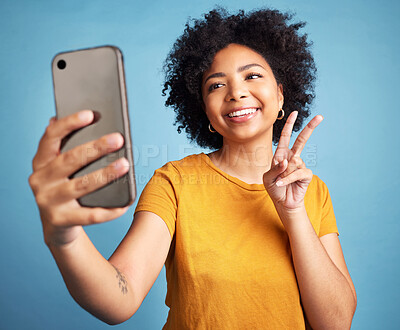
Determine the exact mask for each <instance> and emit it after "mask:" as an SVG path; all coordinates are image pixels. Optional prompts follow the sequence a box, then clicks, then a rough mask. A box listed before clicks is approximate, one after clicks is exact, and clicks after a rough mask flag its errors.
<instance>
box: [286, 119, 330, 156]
mask: <svg viewBox="0 0 400 330" xmlns="http://www.w3.org/2000/svg"><path fill="white" fill-rule="evenodd" d="M323 119H324V117H322V116H321V115H317V116H315V117H314V118H313V119H311V120H310V121H309V123H308V124H307V125H306V127H304V128H303V130H302V131H301V132H300V134H299V135H298V136H297V139H296V141H295V142H294V144H293V147H292V152H293V154H295V155H297V156H300V154H301V152H302V151H303V149H304V146H305V145H306V142H307V140H308V139H309V138H310V136H311V134H312V132H313V131H314V129H315V128H316V127H317V126H318V125H319V124H320V123H321V121H322V120H323Z"/></svg>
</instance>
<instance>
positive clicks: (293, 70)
mask: <svg viewBox="0 0 400 330" xmlns="http://www.w3.org/2000/svg"><path fill="white" fill-rule="evenodd" d="M292 18H293V15H292V14H289V13H281V12H279V11H277V10H272V9H263V10H257V11H254V12H250V13H248V14H246V13H245V12H244V11H240V12H238V13H237V14H236V15H230V14H228V13H227V11H226V10H225V9H222V8H217V9H214V10H212V11H210V12H209V13H208V14H205V15H204V19H197V20H191V22H190V21H189V22H188V23H187V24H186V28H185V30H184V33H183V34H182V36H181V37H179V39H178V40H177V41H176V42H175V44H174V45H173V48H172V50H171V52H170V53H169V55H168V57H167V59H166V61H165V65H164V71H165V83H164V88H163V95H164V96H165V95H166V92H168V94H169V95H168V98H167V100H166V102H165V105H166V106H170V107H172V108H173V109H174V111H175V112H176V119H175V123H174V124H175V125H176V124H177V123H178V124H179V126H178V132H179V133H181V132H182V129H184V130H185V132H186V133H187V135H188V138H189V139H190V140H191V141H192V142H196V143H197V144H198V145H199V146H200V147H203V148H209V149H219V148H221V147H222V142H223V141H222V136H221V135H220V134H218V133H210V131H209V130H208V124H209V121H208V118H207V116H206V114H205V111H204V110H203V100H202V92H201V82H202V77H203V74H204V72H205V71H206V70H207V69H208V68H209V67H210V65H211V63H212V61H213V58H214V56H215V54H216V53H217V52H218V51H219V50H221V49H223V48H225V47H227V46H228V45H229V44H232V43H235V44H240V45H243V46H246V47H249V48H250V49H252V50H254V51H255V52H257V53H259V54H261V55H262V56H263V57H264V59H265V60H266V61H267V63H268V64H269V65H270V67H271V69H272V72H273V73H274V76H275V79H276V81H277V83H278V84H282V86H283V93H284V98H285V104H284V109H285V117H284V118H283V119H282V120H277V121H276V122H275V124H274V129H273V142H274V143H275V144H276V143H277V142H278V141H279V137H280V133H281V131H282V128H283V126H284V125H285V122H286V119H287V117H288V116H289V114H290V113H291V112H293V111H298V117H297V120H296V123H295V125H294V128H293V130H294V131H298V130H299V129H300V128H301V126H302V124H303V121H304V119H305V118H307V117H308V116H309V115H310V105H311V103H312V100H313V99H314V96H315V94H314V81H315V76H316V67H315V64H314V59H313V57H312V55H311V52H310V46H311V43H310V42H308V41H307V35H306V34H302V35H301V34H300V33H299V32H298V30H299V29H300V28H302V27H304V25H305V23H304V22H298V23H294V24H289V21H290V20H291V19H292ZM191 23H192V24H191Z"/></svg>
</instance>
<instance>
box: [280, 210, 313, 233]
mask: <svg viewBox="0 0 400 330" xmlns="http://www.w3.org/2000/svg"><path fill="white" fill-rule="evenodd" d="M275 208H276V211H277V212H278V215H279V218H280V219H281V221H282V223H283V225H284V227H285V229H286V231H287V232H288V233H289V232H291V231H293V230H296V227H298V226H302V225H303V223H304V221H309V219H308V214H307V210H306V208H305V205H304V203H303V204H302V205H299V206H298V207H296V208H287V207H283V206H279V205H276V206H275Z"/></svg>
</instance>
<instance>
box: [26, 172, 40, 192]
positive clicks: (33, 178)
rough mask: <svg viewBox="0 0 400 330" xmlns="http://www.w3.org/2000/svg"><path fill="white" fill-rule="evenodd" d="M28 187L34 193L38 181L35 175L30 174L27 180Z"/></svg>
mask: <svg viewBox="0 0 400 330" xmlns="http://www.w3.org/2000/svg"><path fill="white" fill-rule="evenodd" d="M28 182H29V186H30V187H31V189H32V190H33V191H36V190H37V188H38V186H39V185H38V180H37V175H36V173H32V174H31V175H30V176H29V178H28Z"/></svg>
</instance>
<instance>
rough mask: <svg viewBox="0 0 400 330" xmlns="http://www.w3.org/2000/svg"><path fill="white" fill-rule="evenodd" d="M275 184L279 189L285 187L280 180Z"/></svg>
mask: <svg viewBox="0 0 400 330" xmlns="http://www.w3.org/2000/svg"><path fill="white" fill-rule="evenodd" d="M275 184H276V185H277V186H278V187H281V186H283V181H282V180H279V181H277V182H276V183H275Z"/></svg>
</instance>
